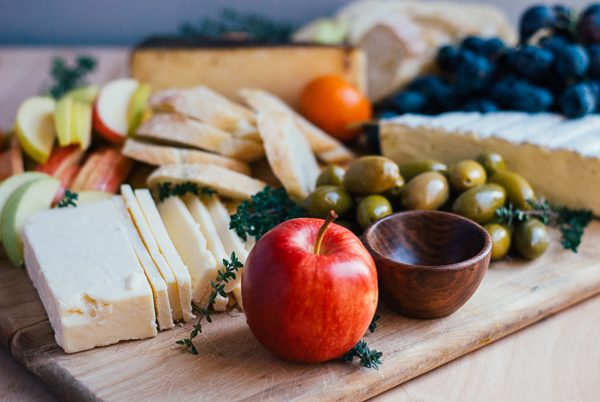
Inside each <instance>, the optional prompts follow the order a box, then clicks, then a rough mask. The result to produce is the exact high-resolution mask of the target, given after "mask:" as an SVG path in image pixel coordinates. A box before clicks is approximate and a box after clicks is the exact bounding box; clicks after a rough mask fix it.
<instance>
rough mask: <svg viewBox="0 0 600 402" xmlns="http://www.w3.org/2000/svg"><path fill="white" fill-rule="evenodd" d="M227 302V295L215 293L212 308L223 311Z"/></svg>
mask: <svg viewBox="0 0 600 402" xmlns="http://www.w3.org/2000/svg"><path fill="white" fill-rule="evenodd" d="M228 304H229V297H228V296H226V297H223V296H221V295H217V297H216V298H215V304H213V308H214V309H215V311H225V310H227V305H228Z"/></svg>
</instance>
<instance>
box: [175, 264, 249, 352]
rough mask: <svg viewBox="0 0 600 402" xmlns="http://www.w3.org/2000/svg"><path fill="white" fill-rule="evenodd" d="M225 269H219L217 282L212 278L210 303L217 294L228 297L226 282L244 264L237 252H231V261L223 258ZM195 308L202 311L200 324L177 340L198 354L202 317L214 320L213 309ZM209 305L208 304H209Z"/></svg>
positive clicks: (213, 301) (194, 307) (209, 320)
mask: <svg viewBox="0 0 600 402" xmlns="http://www.w3.org/2000/svg"><path fill="white" fill-rule="evenodd" d="M223 266H224V267H225V269H224V270H219V271H218V272H217V277H216V278H215V279H216V281H217V283H215V281H214V280H212V279H211V281H210V285H211V286H212V289H213V292H212V293H211V294H210V296H209V297H208V302H209V304H215V302H216V299H217V296H218V295H221V296H222V297H227V294H226V293H225V283H228V282H229V280H231V279H235V278H236V276H235V273H236V272H238V271H239V269H240V268H242V267H243V266H244V264H242V263H241V262H240V261H239V260H238V259H237V257H236V256H235V252H233V253H231V261H227V260H226V259H223ZM192 307H193V309H194V310H196V311H198V312H200V318H198V324H196V325H194V329H193V330H192V332H191V333H190V337H189V338H186V339H182V340H180V341H177V342H175V343H176V344H178V345H181V346H185V347H186V348H187V349H189V350H190V351H191V352H192V353H193V354H195V355H197V354H198V350H197V349H196V346H194V342H193V341H194V338H195V337H197V336H198V335H199V334H201V333H202V319H203V318H204V317H206V321H208V322H212V320H211V318H210V315H211V314H212V311H210V310H208V309H206V308H200V307H196V306H193V305H192ZM207 307H208V306H207Z"/></svg>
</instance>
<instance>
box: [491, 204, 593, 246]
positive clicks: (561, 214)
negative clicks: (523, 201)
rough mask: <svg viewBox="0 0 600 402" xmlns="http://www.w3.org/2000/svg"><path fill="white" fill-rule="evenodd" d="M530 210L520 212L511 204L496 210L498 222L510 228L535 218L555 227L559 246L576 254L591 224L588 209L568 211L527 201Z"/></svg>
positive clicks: (567, 209) (564, 208) (590, 214)
mask: <svg viewBox="0 0 600 402" xmlns="http://www.w3.org/2000/svg"><path fill="white" fill-rule="evenodd" d="M527 202H528V203H529V205H530V206H531V209H528V210H522V209H518V208H515V207H514V206H513V205H512V204H509V205H508V207H501V208H498V209H497V210H496V215H497V216H498V221H499V222H500V223H502V222H504V223H507V224H508V226H512V225H513V223H514V222H515V221H517V222H522V221H526V220H528V219H530V218H531V217H535V218H538V219H540V220H541V221H542V222H543V223H544V224H546V225H553V226H557V227H558V228H559V229H560V231H561V233H562V239H561V244H562V246H563V247H564V248H565V249H566V250H571V251H573V252H575V253H576V252H577V248H578V247H579V245H580V244H581V237H582V236H583V232H584V230H585V228H586V227H587V226H588V225H589V224H590V222H592V219H593V214H592V211H590V210H588V209H569V208H567V207H559V206H556V205H551V204H548V201H546V200H542V201H535V200H529V201H527Z"/></svg>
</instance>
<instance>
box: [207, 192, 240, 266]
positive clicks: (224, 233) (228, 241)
mask: <svg viewBox="0 0 600 402" xmlns="http://www.w3.org/2000/svg"><path fill="white" fill-rule="evenodd" d="M204 204H205V205H206V208H207V209H208V212H209V213H210V217H211V218H212V221H213V222H214V224H215V227H216V229H217V233H218V234H219V238H220V239H221V241H222V242H223V247H224V248H225V253H226V254H227V255H229V256H231V253H235V256H236V257H237V258H238V260H240V262H241V263H242V264H245V263H246V258H248V251H247V250H246V247H245V245H244V243H243V242H242V239H240V237H239V236H238V235H237V233H235V231H234V230H232V229H229V222H230V220H231V219H230V215H229V213H228V212H227V208H226V207H225V205H223V203H222V202H221V200H220V199H219V196H217V195H216V194H215V195H213V196H212V197H211V198H210V199H208V200H205V201H204ZM240 277H241V271H240Z"/></svg>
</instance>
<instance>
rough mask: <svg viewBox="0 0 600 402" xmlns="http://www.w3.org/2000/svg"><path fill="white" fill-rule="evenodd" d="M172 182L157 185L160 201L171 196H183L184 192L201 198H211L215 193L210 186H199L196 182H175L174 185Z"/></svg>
mask: <svg viewBox="0 0 600 402" xmlns="http://www.w3.org/2000/svg"><path fill="white" fill-rule="evenodd" d="M172 184H173V183H171V182H169V181H167V182H164V183H161V184H160V185H159V186H158V198H159V200H160V201H164V200H165V199H167V198H169V197H171V196H178V197H183V196H184V195H186V194H194V195H195V196H197V197H200V198H202V199H204V198H212V196H213V194H216V193H217V191H216V190H213V189H212V188H210V187H199V186H198V184H197V183H194V182H191V181H186V182H183V183H177V184H175V186H173V185H172Z"/></svg>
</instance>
